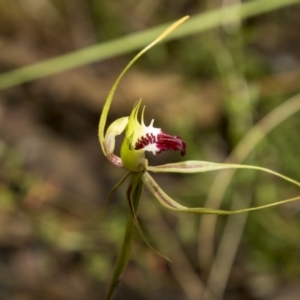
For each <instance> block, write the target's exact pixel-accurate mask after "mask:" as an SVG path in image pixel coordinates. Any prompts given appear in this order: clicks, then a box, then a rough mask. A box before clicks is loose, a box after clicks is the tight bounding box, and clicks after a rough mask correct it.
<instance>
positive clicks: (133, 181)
mask: <svg viewBox="0 0 300 300" xmlns="http://www.w3.org/2000/svg"><path fill="white" fill-rule="evenodd" d="M187 19H188V17H184V18H182V19H180V20H179V21H177V22H175V23H174V24H173V25H171V26H170V27H169V28H167V29H166V30H165V31H164V32H163V33H162V34H161V35H160V36H159V37H158V38H156V39H155V40H154V41H153V42H152V43H150V44H149V45H148V46H147V47H145V48H144V49H143V50H142V51H140V52H139V53H138V54H137V55H136V56H135V57H134V58H133V59H132V60H131V61H130V62H129V64H128V65H127V66H126V67H125V68H124V70H123V71H122V72H121V74H120V75H119V77H118V78H117V80H116V81H115V83H114V85H113V86H112V88H111V90H110V92H109V95H108V97H107V99H106V102H105V104H104V107H103V110H102V113H101V118H100V122H99V131H98V136H99V142H100V145H101V148H102V151H103V153H104V155H105V156H106V158H107V159H108V160H109V161H110V162H112V163H113V164H114V165H115V166H117V167H119V168H124V169H126V170H127V171H128V172H127V174H126V176H125V177H124V178H122V179H121V180H120V181H119V182H118V183H117V184H116V186H115V187H114V188H113V189H112V191H111V193H110V194H109V197H108V198H110V196H111V195H112V193H113V192H114V191H115V190H116V189H117V188H118V187H119V186H120V185H121V184H122V183H123V182H124V181H125V180H126V179H127V178H128V177H129V176H130V182H129V186H128V189H127V199H128V203H129V206H130V210H131V216H130V218H129V220H128V223H127V227H126V232H125V236H124V240H123V244H122V248H121V252H120V255H119V257H118V260H117V263H116V267H115V271H114V275H113V279H112V282H111V285H110V288H109V292H108V295H107V298H106V299H111V297H112V295H113V292H114V290H115V288H116V286H117V283H118V279H119V277H120V276H121V274H122V272H123V271H124V268H125V266H126V264H127V261H128V259H129V252H130V251H129V249H130V238H131V232H132V228H133V226H134V225H136V227H137V229H138V230H139V232H140V234H141V235H142V237H143V234H142V232H141V230H140V228H139V225H138V222H137V218H136V214H137V210H138V205H139V201H140V198H141V193H142V189H143V186H144V185H145V186H146V187H147V188H148V189H149V191H150V192H151V193H152V194H153V195H154V197H155V198H156V199H157V200H158V201H159V202H160V203H161V204H162V205H163V206H164V207H166V208H167V209H169V210H173V211H177V212H187V213H193V214H218V215H229V214H237V213H242V212H247V211H252V210H258V209H262V208H266V207H271V206H275V205H279V204H283V203H287V202H291V201H296V200H300V197H295V198H291V199H286V200H282V201H279V202H276V203H271V204H267V205H261V206H257V207H252V208H246V209H240V210H235V211H227V210H219V209H210V208H204V207H196V208H190V207H186V206H183V205H181V204H179V203H178V202H177V201H175V200H174V199H172V198H171V197H169V196H168V195H167V194H166V193H165V192H164V191H163V190H162V189H161V187H160V186H159V185H158V184H157V183H156V181H155V180H154V179H153V177H152V176H151V175H150V173H149V172H154V173H157V172H170V173H199V172H207V171H214V170H222V169H230V168H236V169H237V168H239V169H242V168H243V169H254V170H260V171H264V172H268V173H271V174H273V175H275V176H278V177H281V178H282V179H284V180H286V181H289V182H291V183H293V184H295V185H297V186H299V187H300V183H299V182H297V181H295V180H293V179H291V178H288V177H286V176H284V175H281V174H279V173H277V172H274V171H272V170H269V169H266V168H262V167H257V166H248V165H235V164H222V163H212V162H206V161H197V160H195V161H183V162H182V161H180V162H177V163H169V164H164V165H159V166H149V165H148V161H147V159H146V156H145V152H146V151H148V152H152V154H154V155H156V154H159V153H161V152H163V151H179V152H180V154H181V155H182V156H184V155H185V152H186V144H185V142H184V141H183V140H182V139H181V137H179V136H172V135H169V134H167V133H165V132H163V131H162V130H161V129H160V128H155V127H154V120H152V121H151V123H150V125H149V126H146V125H145V123H144V113H145V107H143V108H142V111H141V114H140V115H141V117H140V121H139V113H140V108H141V100H139V101H137V102H136V103H135V105H134V107H133V110H132V112H131V114H130V115H129V116H126V117H122V118H119V119H117V120H116V121H114V122H113V123H112V124H111V125H110V126H109V127H108V129H107V130H106V132H105V133H104V131H105V125H106V120H107V115H108V112H109V109H110V105H111V102H112V99H113V96H114V92H115V90H116V88H117V86H118V84H119V82H120V80H121V79H122V77H123V76H124V75H125V73H126V72H127V71H128V69H129V68H130V67H131V66H132V65H133V64H134V62H135V61H136V60H137V59H139V58H140V57H141V56H142V55H143V54H144V53H145V52H147V51H148V50H149V49H150V48H152V47H153V46H154V45H156V44H157V43H158V42H159V41H161V40H162V39H164V38H165V37H166V36H167V35H169V34H170V33H171V32H172V31H173V30H174V29H175V28H177V27H178V26H179V25H181V24H182V23H183V22H185V21H186V20H187ZM122 133H125V137H124V139H123V143H122V146H121V154H120V156H121V157H118V156H117V155H115V154H114V150H115V138H116V136H118V135H120V134H122ZM144 239H145V238H144ZM146 242H147V241H146ZM147 244H148V242H147ZM148 245H149V244H148ZM150 247H151V246H150Z"/></svg>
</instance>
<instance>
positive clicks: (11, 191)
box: [0, 0, 300, 300]
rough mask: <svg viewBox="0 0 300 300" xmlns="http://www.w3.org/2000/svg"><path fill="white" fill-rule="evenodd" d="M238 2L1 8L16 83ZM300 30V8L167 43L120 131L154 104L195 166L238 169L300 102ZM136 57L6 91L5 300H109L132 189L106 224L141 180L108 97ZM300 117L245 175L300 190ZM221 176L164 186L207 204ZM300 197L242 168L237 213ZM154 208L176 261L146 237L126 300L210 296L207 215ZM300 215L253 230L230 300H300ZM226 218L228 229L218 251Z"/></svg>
mask: <svg viewBox="0 0 300 300" xmlns="http://www.w3.org/2000/svg"><path fill="white" fill-rule="evenodd" d="M226 4H227V2H226V1H224V2H222V1H219V0H214V1H183V0H177V1H168V0H165V1H156V0H154V1H135V0H126V1H101V0H77V1H68V0H66V1H55V0H52V1H51V0H18V1H17V0H1V1H0V72H1V73H4V72H6V71H9V70H12V69H16V68H18V67H21V66H24V65H29V64H32V63H34V62H38V61H42V60H45V59H48V58H52V57H55V56H58V55H62V54H65V53H69V52H71V51H74V50H77V49H81V48H84V47H88V46H90V45H93V44H95V43H105V42H106V41H109V40H113V39H117V38H118V37H122V36H125V35H127V34H130V33H133V32H137V31H140V30H143V29H146V28H150V27H152V26H155V25H158V24H163V23H165V22H170V21H172V20H175V19H178V18H180V17H181V16H183V15H185V14H190V15H195V14H198V13H200V12H205V11H207V10H209V9H213V8H218V7H221V6H222V5H226ZM299 28H300V7H299V6H291V7H288V8H284V9H280V10H277V11H274V12H271V13H268V14H263V15H260V16H257V17H252V18H250V19H247V20H245V21H243V22H242V23H241V24H240V23H233V24H230V25H228V26H222V27H219V28H218V29H215V30H212V31H209V32H205V33H202V34H197V35H193V36H190V37H188V38H183V39H180V40H177V41H173V42H170V43H167V44H163V45H159V46H157V47H156V48H155V49H153V50H151V51H150V52H149V53H148V54H146V55H145V57H143V58H142V59H141V60H140V61H139V62H138V63H136V65H135V66H134V67H133V69H132V70H131V71H130V72H129V73H128V74H127V75H126V77H125V78H124V80H123V81H122V83H121V85H120V87H119V89H118V91H117V93H116V96H115V100H114V103H113V105H112V110H111V113H110V116H109V120H108V121H109V123H110V122H111V121H113V120H114V119H116V118H118V117H121V116H124V115H128V114H129V113H130V111H131V108H132V105H133V103H134V102H135V101H136V100H137V99H139V98H140V97H143V101H144V103H145V104H146V105H147V110H146V120H147V122H149V121H150V120H151V119H152V118H155V124H156V126H157V127H162V128H163V129H164V130H165V131H166V132H169V133H170V134H174V135H180V136H181V137H182V138H183V139H184V140H186V142H187V147H188V148H187V150H188V151H187V155H186V159H200V160H207V161H215V162H222V161H224V160H225V159H226V157H227V156H228V155H229V153H230V152H231V151H232V150H233V149H234V147H235V146H236V145H237V144H238V143H239V141H240V140H241V139H242V138H243V137H244V135H245V134H246V133H247V132H248V131H249V129H251V128H252V126H253V125H254V124H256V123H257V122H258V121H259V120H261V119H262V118H263V117H264V116H265V115H266V114H268V113H269V112H271V111H272V110H273V109H275V108H276V107H277V106H279V105H281V104H282V103H284V102H285V101H286V100H288V99H289V98H290V97H291V96H293V95H295V94H297V93H299V79H300V78H299V56H300V54H299V50H300V40H299ZM131 57H133V53H130V54H126V55H122V56H120V57H116V58H113V59H109V60H106V61H102V62H99V63H94V64H92V65H88V66H85V67H81V68H77V69H75V70H72V71H68V72H64V73H61V74H57V75H55V76H51V77H47V78H43V79H39V80H37V81H34V82H30V83H26V84H22V85H20V86H17V87H13V88H9V89H6V90H3V91H1V93H0V100H1V101H0V137H1V140H0V299H9V300H31V299H49V300H50V299H51V300H67V299H70V300H71V299H72V300H76V299H78V300H81V299H103V298H104V293H105V289H106V286H107V284H108V282H109V279H110V277H111V272H112V268H113V265H114V262H115V259H116V255H117V251H118V249H119V246H120V243H121V239H122V234H123V230H124V227H125V223H126V218H127V216H128V213H129V210H128V207H127V203H126V199H125V191H126V189H125V187H122V188H120V189H119V191H118V192H117V193H116V195H115V196H114V198H113V201H112V203H111V204H110V206H109V207H108V209H107V211H106V213H105V215H104V217H102V218H100V217H99V215H98V213H99V212H100V210H101V207H102V206H103V203H104V200H105V197H106V195H107V194H108V192H109V190H110V189H111V188H112V187H113V185H114V184H115V183H116V182H117V181H118V180H119V179H120V178H121V176H123V174H125V173H124V171H123V170H119V169H116V168H114V166H112V165H110V164H109V162H107V161H106V160H105V159H104V157H103V155H102V153H101V150H100V147H99V144H98V140H97V126H98V121H99V114H100V111H101V108H102V105H103V103H104V101H105V98H106V95H107V93H108V91H109V89H110V87H111V85H112V83H113V82H114V80H115V78H116V77H117V75H118V74H119V72H120V71H121V70H122V68H123V67H124V66H125V65H126V63H127V62H128V61H129V60H130V58H131ZM299 117H300V114H299V113H295V114H294V115H293V116H292V117H291V118H289V119H288V120H287V121H284V122H282V124H281V123H280V124H279V125H278V126H277V127H276V128H275V129H274V130H273V131H271V133H270V134H269V135H267V136H266V138H265V139H264V140H263V141H262V142H261V143H259V144H258V146H257V147H256V148H255V149H256V150H255V152H252V154H251V155H250V156H249V157H248V158H247V160H246V161H245V162H243V163H248V164H254V165H260V166H264V167H268V168H271V169H273V170H275V171H277V172H280V173H283V174H285V175H287V176H289V177H292V178H294V179H296V180H297V179H298V180H299V178H300V169H299V164H300V162H299V161H300V160H299V148H300V139H299V132H300V119H299ZM176 160H181V158H180V155H179V154H177V153H164V154H162V155H160V156H158V157H155V158H153V157H151V158H150V161H151V163H153V164H159V163H165V162H170V161H176ZM214 176H215V173H207V174H200V175H195V176H190V175H189V176H179V175H176V176H175V175H172V174H171V175H164V176H156V178H157V179H158V181H159V182H160V183H161V185H162V187H163V188H164V189H166V191H167V192H168V193H169V194H170V195H172V196H173V197H174V198H176V199H177V200H178V201H181V203H183V204H186V205H189V206H204V205H205V201H206V198H207V195H208V192H209V189H210V186H211V184H212V182H213V179H214ZM297 193H298V194H299V191H298V190H297V189H296V188H294V187H293V186H292V185H291V184H287V183H285V182H284V181H282V180H280V179H278V178H274V176H273V177H272V176H269V175H265V174H261V173H257V172H252V171H249V172H248V171H239V172H238V173H237V176H235V177H234V180H233V182H232V183H231V185H230V188H229V189H228V191H227V192H226V194H224V199H225V200H224V201H223V204H222V207H223V208H227V209H229V208H230V205H231V202H232V200H233V199H234V200H235V201H237V203H239V204H238V206H240V207H245V206H246V205H251V204H250V203H252V205H254V204H263V203H269V202H274V201H278V200H282V199H285V198H290V197H293V196H296V195H297ZM143 200H144V201H143V203H142V205H141V208H140V218H141V224H142V227H143V229H144V231H145V232H146V234H147V236H149V239H150V240H151V241H152V243H153V244H154V245H156V246H157V248H159V249H160V251H161V252H162V253H167V252H170V251H171V252H172V251H174V252H172V253H173V254H172V253H171V254H170V253H169V254H170V255H171V258H172V260H173V264H171V265H170V264H169V263H168V262H166V261H164V260H163V259H162V258H161V257H159V256H157V255H156V254H155V253H153V252H152V251H151V250H150V249H148V248H147V245H145V243H144V242H143V240H141V239H140V237H139V236H138V234H136V235H135V237H134V238H133V248H132V260H131V262H130V264H129V266H128V269H127V270H126V272H125V274H124V276H123V278H122V282H121V283H120V287H119V290H118V292H117V295H116V299H147V300H154V299H155V300H158V299H175V300H176V299H178V300H182V299H201V298H200V297H199V298H198V297H197V296H195V294H197V291H199V289H201V284H202V283H203V284H204V285H206V282H208V278H209V276H210V275H209V274H210V267H211V265H212V263H213V257H214V254H215V253H216V252H215V251H216V250H212V252H211V253H210V254H211V256H209V255H208V256H207V257H206V258H205V256H204V258H203V256H201V255H202V254H201V253H202V252H201V251H202V249H203V251H204V250H205V249H204V248H205V247H206V246H207V245H206V244H205V242H203V241H204V240H203V239H201V235H199V232H202V233H203V232H206V228H205V227H204V228H203V224H201V222H200V221H201V218H202V217H201V216H193V215H182V214H175V213H173V212H168V211H166V210H164V209H163V208H161V207H160V205H159V204H158V203H157V201H156V200H155V199H154V198H153V197H152V196H151V195H149V193H145V196H144V199H143ZM299 208H300V206H299V205H298V204H297V203H294V204H290V205H285V206H282V207H276V208H271V209H268V210H264V211H259V212H253V213H251V214H250V215H249V217H248V220H247V222H246V220H244V222H246V223H245V230H244V231H241V232H240V234H241V239H237V241H236V243H237V244H236V246H234V245H233V244H232V247H236V254H235V250H233V252H234V254H233V257H234V259H233V262H232V265H231V263H230V262H228V267H229V270H230V272H229V274H228V276H229V277H228V282H227V279H226V282H225V281H224V279H223V283H222V284H223V285H225V290H224V291H223V292H222V293H221V294H223V297H224V299H229V300H231V299H233V300H234V299H238V300H240V299H243V300H244V299H245V300H246V299H247V300H250V299H274V300H275V299H276V300H279V299H280V300H282V299H284V300H290V299H298V295H299V294H300V290H299V286H300V281H299V276H300V263H299V262H300V252H299V250H300V239H299V237H300V236H299V225H300V223H299V218H298V216H299ZM226 220H227V218H226V217H221V218H219V220H218V223H217V227H216V231H215V233H214V235H213V237H212V240H210V243H213V245H214V246H217V245H218V244H219V241H220V239H221V237H222V236H223V228H224V226H225V222H226ZM233 222H235V221H233ZM236 222H237V223H234V224H236V225H235V226H233V228H236V229H237V230H238V228H239V223H238V222H239V220H238V219H237V221H236ZM242 222H243V221H242ZM199 226H200V228H199ZM240 226H241V228H243V225H240ZM231 234H232V236H233V237H234V236H235V231H234V230H233V231H231ZM225 244H227V245H230V239H229V240H228V242H226V240H225ZM213 245H210V246H213ZM211 249H213V248H211ZM215 249H217V247H215ZM207 251H209V249H208V250H207ZM167 254H168V253H167ZM224 255H226V254H224ZM201 257H202V258H201ZM209 257H211V258H209ZM221 257H222V255H221ZM224 257H225V256H224ZM203 260H204V261H203ZM189 278H192V280H191V279H189ZM189 283H192V284H193V285H192V286H191V285H189ZM210 287H211V286H210ZM220 297H222V295H221V296H220ZM295 297H296V298H295Z"/></svg>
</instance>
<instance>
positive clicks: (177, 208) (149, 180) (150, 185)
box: [142, 172, 300, 215]
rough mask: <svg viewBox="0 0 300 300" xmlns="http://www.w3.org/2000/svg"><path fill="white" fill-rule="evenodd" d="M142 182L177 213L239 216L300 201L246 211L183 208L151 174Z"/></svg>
mask: <svg viewBox="0 0 300 300" xmlns="http://www.w3.org/2000/svg"><path fill="white" fill-rule="evenodd" d="M142 180H143V182H144V184H145V186H146V187H147V188H148V189H149V190H150V192H151V193H152V194H153V195H154V197H155V198H156V199H157V200H158V201H159V202H160V203H161V204H162V205H163V206H164V207H166V208H167V209H170V210H173V211H177V212H185V213H192V214H213V215H233V214H239V213H244V212H249V211H254V210H260V209H264V208H267V207H272V206H277V205H281V204H284V203H289V202H293V201H299V200H300V196H298V197H295V198H290V199H286V200H282V201H278V202H274V203H270V204H266V205H260V206H256V207H251V208H245V209H239V210H232V211H230V210H222V209H211V208H206V207H195V208H190V207H186V206H183V205H181V204H179V203H178V202H176V201H175V200H173V199H172V198H171V197H169V196H168V195H167V194H166V193H165V192H164V191H163V190H162V189H161V188H160V187H159V185H158V184H157V183H156V181H155V180H154V179H153V178H152V177H151V176H150V174H149V173H147V172H146V173H144V175H143V177H142Z"/></svg>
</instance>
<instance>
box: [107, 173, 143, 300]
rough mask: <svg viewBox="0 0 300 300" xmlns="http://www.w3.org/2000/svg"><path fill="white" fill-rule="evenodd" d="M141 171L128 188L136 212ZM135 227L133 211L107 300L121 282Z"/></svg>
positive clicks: (141, 185) (129, 198) (132, 177)
mask: <svg viewBox="0 0 300 300" xmlns="http://www.w3.org/2000/svg"><path fill="white" fill-rule="evenodd" d="M141 175H142V174H141V173H137V174H136V173H134V174H132V176H131V180H130V183H129V186H128V189H127V198H128V201H129V202H131V203H132V204H133V208H134V210H135V213H136V212H137V210H138V206H139V203H140V199H141V194H142V190H143V182H142V181H141V180H140V179H141ZM133 228H134V217H133V215H132V213H130V215H129V219H128V221H127V225H126V229H125V235H124V238H123V242H122V246H121V250H120V252H119V255H118V258H117V262H116V265H115V269H114V273H113V276H112V279H111V282H110V286H109V289H108V292H107V295H106V298H105V299H106V300H111V299H112V297H113V295H114V293H115V290H116V288H117V285H118V283H119V280H120V277H121V276H122V274H123V272H124V270H125V268H126V266H127V264H128V261H129V257H130V251H131V237H132V232H133Z"/></svg>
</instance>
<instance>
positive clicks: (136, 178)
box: [127, 173, 171, 262]
mask: <svg viewBox="0 0 300 300" xmlns="http://www.w3.org/2000/svg"><path fill="white" fill-rule="evenodd" d="M142 175H143V174H142V173H135V174H132V180H131V182H130V185H129V187H128V190H127V200H128V204H129V208H130V211H131V214H132V218H133V221H134V225H135V227H136V229H137V231H138V233H139V235H140V236H141V238H142V239H143V240H144V242H145V243H146V244H147V246H148V247H149V248H150V249H151V250H152V251H153V252H155V253H156V254H158V255H159V256H161V257H162V258H164V259H165V260H167V261H169V262H171V260H170V259H169V258H168V257H167V256H165V255H163V254H162V253H161V252H159V251H158V250H156V249H155V248H154V247H153V246H152V245H151V244H150V242H149V241H148V240H147V238H146V236H145V234H144V232H143V230H142V228H141V226H140V224H139V221H138V218H137V208H138V207H135V205H134V203H135V202H136V200H137V199H135V198H134V197H135V194H134V191H135V190H136V188H135V185H138V184H139V185H140V184H142V185H143V182H142V180H141V177H142Z"/></svg>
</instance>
